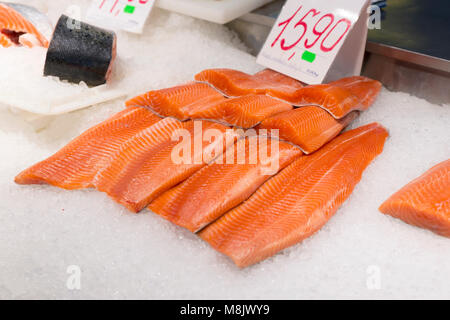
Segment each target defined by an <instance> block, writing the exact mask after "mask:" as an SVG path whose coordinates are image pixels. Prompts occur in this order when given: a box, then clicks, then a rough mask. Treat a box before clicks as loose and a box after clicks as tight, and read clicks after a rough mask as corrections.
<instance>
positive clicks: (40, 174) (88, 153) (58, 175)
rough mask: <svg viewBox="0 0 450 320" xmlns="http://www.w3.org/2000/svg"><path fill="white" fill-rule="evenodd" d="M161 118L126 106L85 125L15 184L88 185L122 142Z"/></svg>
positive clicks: (66, 187) (77, 186) (17, 178)
mask: <svg viewBox="0 0 450 320" xmlns="http://www.w3.org/2000/svg"><path fill="white" fill-rule="evenodd" d="M160 120H161V119H160V118H159V117H158V116H156V115H154V114H153V113H151V112H150V111H148V110H146V109H144V108H138V107H134V108H128V109H125V110H123V111H121V112H119V113H117V114H115V115H113V116H112V117H111V118H109V119H107V120H106V121H103V122H102V123H100V124H98V125H96V126H94V127H92V128H91V129H88V130H87V131H85V132H84V133H83V134H81V135H80V136H78V137H77V138H75V139H74V140H72V141H71V142H70V143H69V144H67V145H66V146H65V147H64V148H62V149H61V150H60V151H58V152H57V153H56V154H54V155H53V156H51V157H49V158H48V159H46V160H44V161H41V162H39V163H38V164H35V165H33V166H32V167H30V168H28V169H26V170H24V171H23V172H22V173H20V174H19V175H18V176H17V177H16V178H15V182H16V183H18V184H44V183H48V184H51V185H54V186H57V187H60V188H64V189H81V188H89V187H92V186H93V185H92V182H93V179H94V177H95V175H96V174H97V173H98V172H99V170H101V169H103V168H104V167H106V166H107V165H108V164H109V163H110V161H111V157H112V156H113V155H114V154H115V153H116V152H118V151H119V150H120V148H121V146H122V144H123V143H125V142H126V141H128V140H129V139H131V138H132V137H133V136H134V135H136V134H138V133H139V132H140V131H142V130H144V129H145V128H148V127H151V126H152V125H154V124H156V123H157V122H159V121H160Z"/></svg>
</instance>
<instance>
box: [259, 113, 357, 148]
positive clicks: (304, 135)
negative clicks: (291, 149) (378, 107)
mask: <svg viewBox="0 0 450 320" xmlns="http://www.w3.org/2000/svg"><path fill="white" fill-rule="evenodd" d="M356 117H358V111H354V112H352V113H350V114H348V115H347V116H346V117H344V118H342V119H340V120H336V119H335V118H334V117H333V116H331V115H330V114H329V113H328V112H327V111H326V110H323V109H322V108H319V107H316V106H307V107H302V108H298V109H294V110H291V111H287V112H283V113H279V114H277V115H275V116H272V117H270V118H268V119H266V120H264V121H263V122H262V123H261V124H260V125H259V126H258V129H259V132H260V134H262V130H261V129H266V130H270V129H278V130H279V132H278V134H279V137H280V139H283V140H286V141H289V142H291V143H293V144H295V145H298V146H299V147H300V148H301V149H302V150H303V152H304V153H306V154H309V153H312V152H314V151H316V150H318V149H319V148H320V147H322V146H323V145H324V144H325V143H327V142H328V141H330V140H331V139H333V138H334V137H336V136H337V135H338V134H339V133H340V132H341V131H342V130H343V129H344V128H345V127H346V126H347V125H349V124H350V123H351V122H352V121H353V120H354V119H355V118H356Z"/></svg>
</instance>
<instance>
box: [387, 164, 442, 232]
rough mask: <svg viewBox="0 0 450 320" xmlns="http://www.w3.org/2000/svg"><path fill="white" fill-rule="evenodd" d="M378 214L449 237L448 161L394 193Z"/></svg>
mask: <svg viewBox="0 0 450 320" xmlns="http://www.w3.org/2000/svg"><path fill="white" fill-rule="evenodd" d="M380 211H381V212H383V213H384V214H388V215H391V216H393V217H394V218H398V219H401V220H403V221H405V222H406V223H409V224H411V225H414V226H417V227H421V228H425V229H429V230H431V231H433V232H435V233H437V234H439V235H442V236H445V237H450V159H449V160H446V161H444V162H441V163H439V164H438V165H436V166H434V167H433V168H431V169H430V170H428V171H427V172H425V173H424V174H423V175H421V176H420V177H418V178H417V179H415V180H413V181H411V182H410V183H409V184H407V185H406V186H404V187H403V188H402V189H400V190H399V191H398V192H396V193H395V194H393V195H392V196H391V197H390V198H389V199H388V200H386V202H384V203H383V204H382V205H381V207H380Z"/></svg>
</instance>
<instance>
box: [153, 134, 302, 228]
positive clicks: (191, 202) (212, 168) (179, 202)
mask: <svg viewBox="0 0 450 320" xmlns="http://www.w3.org/2000/svg"><path fill="white" fill-rule="evenodd" d="M273 141H275V140H271V139H270V138H266V137H258V136H253V137H246V138H244V139H241V140H239V142H238V143H236V144H235V145H233V146H231V147H229V148H228V149H227V150H226V152H225V153H224V155H223V157H222V158H221V163H219V162H218V161H215V162H213V163H210V164H209V165H207V166H205V167H204V168H202V169H200V170H199V171H198V172H196V173H195V174H193V175H192V176H191V177H189V178H188V179H187V180H185V181H184V182H182V183H181V184H179V185H178V186H176V187H174V188H172V189H170V190H168V191H166V192H165V193H164V194H162V195H161V196H160V197H158V198H157V199H155V200H154V201H153V202H152V203H151V204H150V206H149V209H150V210H152V211H153V212H155V213H157V214H159V215H160V216H162V217H164V218H165V219H167V220H169V221H171V222H173V223H175V224H177V225H179V226H181V227H184V228H186V229H188V230H190V231H192V232H197V231H198V230H200V229H202V228H203V227H205V226H206V225H208V224H210V223H211V222H213V221H214V220H216V219H217V218H219V217H220V216H222V215H223V214H224V213H225V212H227V211H228V210H230V209H232V208H233V207H235V206H237V205H239V204H240V203H242V202H243V201H245V200H246V199H248V198H249V197H250V196H251V195H252V194H253V193H254V192H255V191H256V190H257V189H258V188H259V187H260V186H261V185H262V184H263V183H264V182H265V181H267V180H268V179H269V178H270V177H271V176H273V175H275V174H276V173H277V172H278V171H279V170H281V169H283V168H285V167H286V166H287V165H289V164H290V163H291V162H292V161H294V159H296V158H297V157H299V156H301V155H302V152H301V150H300V149H299V148H296V147H294V146H292V145H290V144H288V143H285V142H279V147H278V150H279V151H278V152H277V153H276V155H274V156H273V157H272V155H271V154H270V156H271V157H270V159H265V160H266V161H269V162H270V164H267V163H265V162H264V161H261V160H263V158H262V157H260V156H258V159H255V160H256V161H252V159H251V157H252V155H250V152H251V151H252V150H254V152H259V150H260V149H259V148H258V145H259V143H266V145H267V148H268V149H267V150H271V143H272V142H273ZM277 142H278V141H277ZM239 143H242V145H239ZM269 145H270V146H269ZM243 147H245V161H242V160H241V161H239V160H240V159H239V156H238V152H239V150H242V149H241V148H243ZM252 148H253V149H252ZM230 152H231V154H230V155H228V153H230ZM267 154H268V153H267ZM268 155H269V154H268ZM228 157H229V158H230V159H232V160H233V161H232V162H230V161H227V159H228ZM275 161H277V163H276V162H275ZM242 162H243V163H242ZM272 164H274V165H276V164H277V168H275V167H274V168H273V169H274V170H268V169H269V167H271V165H272Z"/></svg>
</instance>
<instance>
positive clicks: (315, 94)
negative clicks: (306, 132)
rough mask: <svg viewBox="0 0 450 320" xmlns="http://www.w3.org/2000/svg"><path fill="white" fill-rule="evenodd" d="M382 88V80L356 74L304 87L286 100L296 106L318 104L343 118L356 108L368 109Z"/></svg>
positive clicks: (337, 116) (335, 115) (336, 116)
mask: <svg viewBox="0 0 450 320" xmlns="http://www.w3.org/2000/svg"><path fill="white" fill-rule="evenodd" d="M380 90H381V83H380V82H378V81H376V80H372V79H369V78H366V77H361V76H355V77H348V78H343V79H340V80H337V81H334V82H330V83H329V84H318V85H312V86H307V87H304V88H302V89H299V90H297V92H296V93H295V94H294V95H293V96H291V97H289V98H287V99H286V101H288V102H290V103H292V104H293V105H296V106H304V105H316V106H319V107H321V108H323V109H325V110H327V111H328V112H329V113H330V114H331V115H333V117H335V118H336V119H341V118H343V117H345V116H346V115H347V114H349V113H350V112H352V111H354V110H361V111H363V110H367V109H368V108H369V107H370V106H371V105H372V104H373V103H374V101H375V99H376V98H377V96H378V94H379V92H380Z"/></svg>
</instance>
